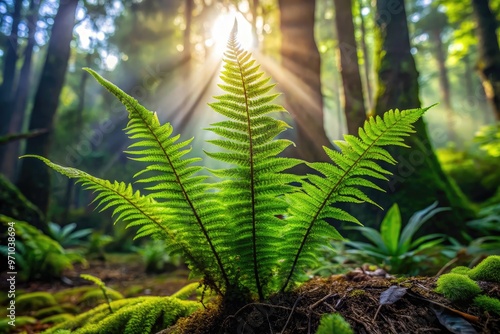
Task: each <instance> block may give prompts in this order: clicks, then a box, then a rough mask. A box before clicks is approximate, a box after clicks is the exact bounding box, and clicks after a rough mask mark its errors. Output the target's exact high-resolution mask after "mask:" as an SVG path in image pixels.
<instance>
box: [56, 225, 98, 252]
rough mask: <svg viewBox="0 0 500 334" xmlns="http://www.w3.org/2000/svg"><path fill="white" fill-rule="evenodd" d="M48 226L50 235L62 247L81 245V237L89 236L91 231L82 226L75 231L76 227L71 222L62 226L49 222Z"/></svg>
mask: <svg viewBox="0 0 500 334" xmlns="http://www.w3.org/2000/svg"><path fill="white" fill-rule="evenodd" d="M48 227H49V234H50V236H51V237H52V239H54V240H55V241H57V242H58V243H59V244H60V245H61V246H63V247H64V248H68V247H74V246H81V245H83V240H82V239H83V238H85V237H87V236H89V235H90V234H91V233H92V229H91V228H84V229H81V230H77V231H75V229H76V224H75V223H71V224H68V225H66V226H64V227H61V226H60V225H58V224H56V223H53V222H49V224H48Z"/></svg>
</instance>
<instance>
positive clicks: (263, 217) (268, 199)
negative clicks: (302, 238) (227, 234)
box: [206, 26, 299, 299]
mask: <svg viewBox="0 0 500 334" xmlns="http://www.w3.org/2000/svg"><path fill="white" fill-rule="evenodd" d="M224 63H225V65H224V71H223V72H222V75H221V77H220V78H221V79H222V81H223V82H224V84H220V85H219V87H220V88H222V90H224V91H225V92H226V94H224V95H220V96H217V97H216V99H217V100H218V101H217V102H215V103H211V104H209V105H210V106H211V107H212V109H213V110H215V111H216V112H218V113H220V114H222V115H224V116H226V117H228V118H229V120H226V121H222V122H219V123H215V124H212V126H211V127H210V128H209V130H211V131H212V132H214V133H215V134H217V135H219V136H221V137H222V139H214V140H209V141H208V142H210V143H212V144H214V145H216V146H219V147H220V148H222V149H223V151H222V152H206V154H207V155H208V156H209V157H212V158H214V159H217V160H220V161H222V162H225V163H229V164H231V165H234V167H229V168H226V169H221V170H213V171H212V173H213V174H215V175H216V176H218V177H221V178H224V179H225V180H224V181H222V182H220V183H219V188H220V189H221V191H220V193H219V195H220V196H221V198H222V199H223V200H222V202H225V203H227V204H226V209H227V210H226V212H227V215H228V216H230V217H231V218H230V220H229V221H230V222H231V225H230V227H229V228H230V229H231V230H233V231H235V235H234V236H233V237H232V238H233V240H234V245H233V247H232V249H229V251H231V253H230V254H229V253H228V254H227V255H226V256H233V257H236V258H237V259H238V261H237V265H238V268H239V270H240V271H239V276H238V280H239V284H241V285H243V286H245V287H247V288H250V289H251V290H252V291H255V292H257V293H258V295H259V298H260V299H263V298H264V296H265V295H266V294H267V292H268V290H269V287H270V286H272V283H273V280H274V277H273V276H274V271H275V270H276V267H277V266H278V260H279V254H278V253H277V252H276V251H275V250H276V248H277V246H278V245H279V244H280V243H282V242H283V236H282V235H281V232H282V228H283V225H284V223H283V221H282V220H280V219H278V218H277V216H278V215H283V214H284V213H285V212H286V210H287V203H286V202H285V201H284V198H283V194H285V193H288V192H290V191H291V190H292V188H291V186H289V185H288V184H289V183H290V182H293V181H298V179H297V178H296V177H295V176H293V175H290V174H285V173H282V172H283V170H285V169H288V168H291V167H294V166H295V165H297V164H298V162H299V161H298V160H295V159H285V158H277V155H279V154H280V153H281V152H283V150H285V149H286V148H287V147H288V146H290V145H292V144H293V143H292V142H291V141H288V140H284V139H275V137H276V136H277V135H279V134H280V133H281V132H283V131H285V130H286V129H287V128H289V126H288V124H286V123H285V122H283V121H280V120H276V119H274V118H272V117H269V116H268V114H270V113H274V112H286V110H285V109H284V108H283V107H282V106H280V105H277V104H271V102H272V101H273V100H274V99H275V98H276V97H277V95H276V94H274V95H265V94H266V93H268V92H269V91H270V90H271V89H272V88H273V87H274V84H269V80H270V78H261V77H262V76H263V73H262V72H260V71H259V67H258V65H255V61H254V60H252V59H251V54H250V53H249V52H247V51H244V50H242V49H241V48H240V46H239V44H238V42H237V40H236V26H235V29H233V32H232V34H231V37H230V39H229V42H228V47H227V51H226V53H225V58H224Z"/></svg>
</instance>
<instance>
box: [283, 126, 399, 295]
mask: <svg viewBox="0 0 500 334" xmlns="http://www.w3.org/2000/svg"><path fill="white" fill-rule="evenodd" d="M396 124H397V123H395V124H393V126H394V125H396ZM389 129H390V128H387V129H386V130H385V131H383V132H382V133H380V134H379V135H378V136H377V137H376V138H375V140H373V142H372V143H371V144H370V145H369V146H368V147H367V148H366V150H365V151H364V152H363V153H362V154H360V156H359V157H358V159H357V160H356V161H355V162H354V163H353V164H351V165H350V166H349V168H348V169H347V171H346V172H345V173H344V174H343V175H342V177H340V178H339V180H338V181H337V182H336V183H335V185H334V186H333V187H332V189H331V190H330V191H329V192H328V195H327V196H325V199H324V200H323V202H322V203H321V205H320V206H319V207H318V210H317V211H316V213H315V214H314V217H313V219H312V220H311V222H310V224H309V227H308V228H307V230H306V233H305V234H304V238H303V239H302V242H301V243H300V246H299V249H298V250H297V254H296V255H295V258H294V260H293V264H292V268H291V269H290V272H289V273H288V276H287V278H286V281H285V283H284V284H283V287H282V288H281V290H280V291H281V292H283V291H285V289H286V287H287V286H288V284H289V283H290V279H291V278H292V275H293V273H294V271H295V268H296V266H297V262H298V261H299V257H300V254H301V253H302V249H303V248H304V245H305V244H306V242H307V238H308V237H309V235H310V234H311V230H312V228H313V226H314V223H315V222H316V220H317V218H318V216H319V215H320V213H321V211H322V210H323V208H324V207H325V206H326V205H327V204H328V202H329V199H330V196H332V194H333V193H334V192H335V191H336V190H337V188H338V187H339V186H340V185H341V184H342V181H343V180H344V179H345V178H346V177H347V176H348V175H349V173H350V172H351V170H353V169H354V168H355V167H356V166H357V165H358V163H359V162H360V161H361V160H362V159H363V157H364V156H365V155H366V153H367V152H368V151H369V150H370V148H372V147H373V146H374V145H375V144H376V143H377V141H378V140H379V139H380V138H381V137H382V136H383V135H384V134H385V133H386V132H387V131H388V130H389Z"/></svg>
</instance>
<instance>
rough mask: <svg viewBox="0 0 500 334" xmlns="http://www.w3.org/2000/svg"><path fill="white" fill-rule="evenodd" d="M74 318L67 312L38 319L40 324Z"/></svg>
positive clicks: (56, 322)
mask: <svg viewBox="0 0 500 334" xmlns="http://www.w3.org/2000/svg"><path fill="white" fill-rule="evenodd" d="M74 318H75V316H74V315H72V314H69V313H61V314H54V315H51V316H50V317H47V318H44V319H42V320H41V321H40V323H42V324H60V323H63V322H66V321H71V320H73V319H74Z"/></svg>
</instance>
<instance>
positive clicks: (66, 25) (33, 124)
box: [17, 0, 78, 229]
mask: <svg viewBox="0 0 500 334" xmlns="http://www.w3.org/2000/svg"><path fill="white" fill-rule="evenodd" d="M77 4H78V0H64V1H61V2H60V4H59V8H58V10H57V14H56V16H55V18H54V25H53V27H52V33H51V36H50V40H49V45H48V48H47V56H46V59H45V63H44V66H43V69H42V74H41V77H40V82H39V85H38V89H37V92H36V95H35V100H34V103H33V109H32V112H31V118H30V124H29V129H30V130H33V129H47V130H49V132H48V133H46V134H43V135H41V136H39V137H37V138H36V139H29V140H28V141H27V144H26V154H38V155H41V156H48V155H49V151H50V144H51V132H52V130H53V121H54V116H55V114H56V110H57V106H58V104H59V95H60V93H61V89H62V86H63V84H64V78H65V74H66V68H67V66H68V60H69V56H70V51H71V50H70V42H71V39H72V36H73V27H74V24H75V13H76V7H77ZM17 184H18V186H19V189H20V190H21V191H22V192H23V193H24V195H25V196H26V197H27V198H28V199H29V200H30V201H31V202H33V204H35V205H37V206H38V207H39V208H40V209H41V210H42V211H43V212H44V213H46V212H47V209H48V205H49V195H50V174H49V171H48V170H47V169H46V168H44V167H43V165H41V164H39V163H36V162H35V161H29V163H26V162H23V163H22V166H21V172H20V175H19V179H18V183H17ZM38 227H39V228H42V229H45V226H44V225H43V224H40V226H38Z"/></svg>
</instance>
